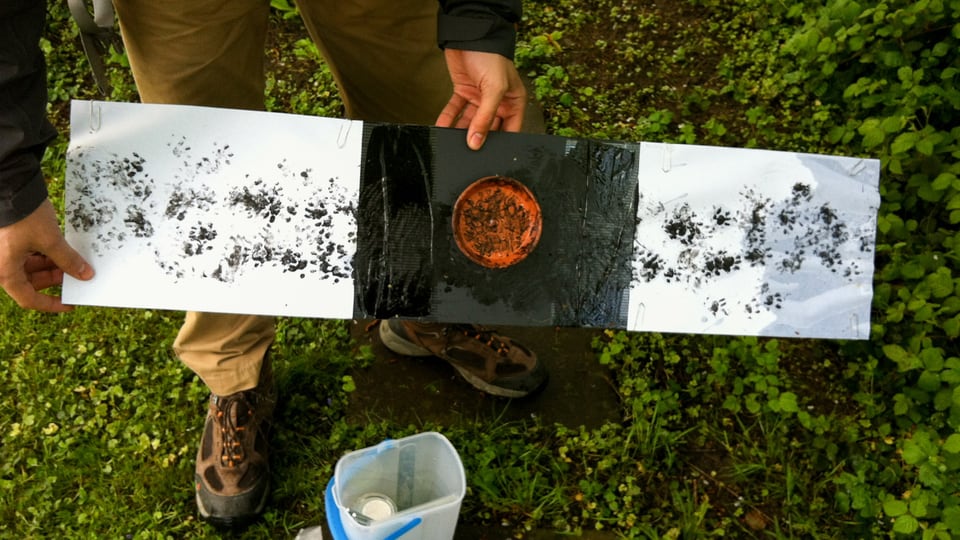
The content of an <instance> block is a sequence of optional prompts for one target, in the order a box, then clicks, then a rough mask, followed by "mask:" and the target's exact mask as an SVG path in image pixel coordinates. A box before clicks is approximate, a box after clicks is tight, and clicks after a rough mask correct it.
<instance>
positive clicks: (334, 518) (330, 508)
mask: <svg viewBox="0 0 960 540" xmlns="http://www.w3.org/2000/svg"><path fill="white" fill-rule="evenodd" d="M334 480H335V478H331V479H330V481H329V482H327V489H326V491H325V492H324V494H323V502H324V505H325V506H326V512H327V526H328V527H329V528H330V534H331V535H333V540H350V539H349V538H347V533H346V531H344V529H343V522H342V521H340V510H339V509H338V508H337V503H336V502H335V501H334V500H333V484H334ZM422 521H423V518H421V517H420V516H417V517H415V518H413V519H411V520H410V521H409V522H408V523H407V524H406V525H404V526H403V527H400V528H399V529H397V530H395V531H393V532H392V533H390V534H389V535H388V536H387V537H386V538H384V540H397V539H398V538H400V537H401V536H403V535H405V534H407V533H408V532H410V531H411V530H413V529H414V528H416V527H417V526H418V525H420V523H421V522H422Z"/></svg>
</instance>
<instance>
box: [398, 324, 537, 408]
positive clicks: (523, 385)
mask: <svg viewBox="0 0 960 540" xmlns="http://www.w3.org/2000/svg"><path fill="white" fill-rule="evenodd" d="M380 339H381V340H382V341H383V344H384V345H385V346H386V347H387V348H388V349H390V350H391V351H393V352H395V353H397V354H405V355H407V356H437V357H439V358H442V359H443V360H446V361H447V362H449V363H450V365H452V366H453V367H454V369H456V370H457V372H458V373H460V375H461V376H462V377H463V378H464V379H466V381H467V382H468V383H470V384H471V385H473V386H474V387H475V388H478V389H480V390H482V391H484V392H486V393H488V394H492V395H495V396H501V397H508V398H518V397H523V396H526V395H528V394H530V393H531V392H533V391H535V390H537V389H539V388H541V387H542V386H543V385H544V384H546V382H547V371H546V369H545V368H544V367H543V365H542V364H541V363H540V362H539V361H538V360H537V355H536V354H534V353H533V352H532V351H530V350H529V349H527V348H526V347H524V346H523V345H521V344H520V343H518V342H516V341H514V340H512V339H510V338H508V337H505V336H502V335H500V334H497V333H495V332H493V331H491V330H485V329H481V328H480V327H477V326H473V325H465V324H458V325H445V324H439V323H418V322H413V321H403V320H400V319H386V320H383V321H381V322H380Z"/></svg>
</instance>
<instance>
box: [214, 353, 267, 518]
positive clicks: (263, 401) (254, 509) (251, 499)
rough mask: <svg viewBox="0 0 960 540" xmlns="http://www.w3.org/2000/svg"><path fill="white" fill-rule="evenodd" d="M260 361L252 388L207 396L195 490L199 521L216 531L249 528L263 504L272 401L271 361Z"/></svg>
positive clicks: (264, 501)
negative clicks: (207, 406)
mask: <svg viewBox="0 0 960 540" xmlns="http://www.w3.org/2000/svg"><path fill="white" fill-rule="evenodd" d="M264 362H265V364H264V368H263V370H262V371H261V374H260V379H261V380H260V383H259V384H258V385H257V387H256V388H254V389H252V390H245V391H243V392H237V393H235V394H230V395H229V396H217V395H213V394H211V396H210V406H209V409H208V410H207V418H206V421H205V422H204V425H203V435H202V437H201V439H200V449H199V450H198V451H197V469H196V474H195V485H196V491H197V495H196V499H197V510H198V512H199V514H200V519H202V520H204V521H207V522H209V523H211V524H213V525H216V526H218V527H242V526H245V525H247V524H249V523H250V522H251V521H253V520H254V519H256V518H257V516H259V515H260V513H261V512H262V511H263V507H264V505H265V504H266V502H267V494H268V493H269V487H270V466H269V462H268V458H267V454H268V450H267V428H268V424H269V418H270V416H271V415H272V413H273V406H274V403H275V401H276V397H275V396H274V395H273V380H272V373H271V372H270V367H269V364H267V362H269V359H265V360H264Z"/></svg>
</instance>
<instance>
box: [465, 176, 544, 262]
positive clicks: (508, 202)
mask: <svg viewBox="0 0 960 540" xmlns="http://www.w3.org/2000/svg"><path fill="white" fill-rule="evenodd" d="M542 228H543V217H542V214H541V212H540V204H539V203H537V199H536V198H535V197H534V196H533V193H532V192H531V191H530V190H529V189H528V188H527V187H526V186H524V185H523V184H521V183H520V182H518V181H516V180H514V179H513V178H507V177H505V176H487V177H485V178H481V179H480V180H477V181H476V182H474V183H472V184H470V185H469V186H468V187H467V189H465V190H463V193H461V194H460V197H458V198H457V202H456V203H455V204H454V206H453V237H454V239H455V240H456V242H457V247H459V248H460V251H462V252H463V254H464V255H466V256H467V257H468V258H469V259H470V260H471V261H473V262H475V263H477V264H479V265H480V266H483V267H486V268H506V267H508V266H511V265H514V264H517V263H518V262H520V261H522V260H523V259H525V258H527V255H529V254H530V252H531V251H533V248H535V247H537V242H539V241H540V231H541V229H542Z"/></svg>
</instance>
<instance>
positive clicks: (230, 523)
mask: <svg viewBox="0 0 960 540" xmlns="http://www.w3.org/2000/svg"><path fill="white" fill-rule="evenodd" d="M269 494H270V483H269V480H268V481H267V487H266V489H264V490H263V496H262V497H261V498H260V502H259V503H258V504H257V507H256V508H255V509H254V511H253V513H252V514H249V515H244V516H212V515H210V513H209V512H207V510H206V508H204V506H203V501H201V500H200V493H199V492H198V493H196V495H195V496H194V498H195V499H196V502H197V514H199V516H200V521H203V522H204V523H209V524H210V525H213V526H214V527H216V528H218V529H242V528H246V527H247V526H249V525H251V524H252V523H254V522H255V521H257V520H258V519H260V515H261V514H262V513H263V509H264V508H265V507H266V506H267V496H268V495H269Z"/></svg>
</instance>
